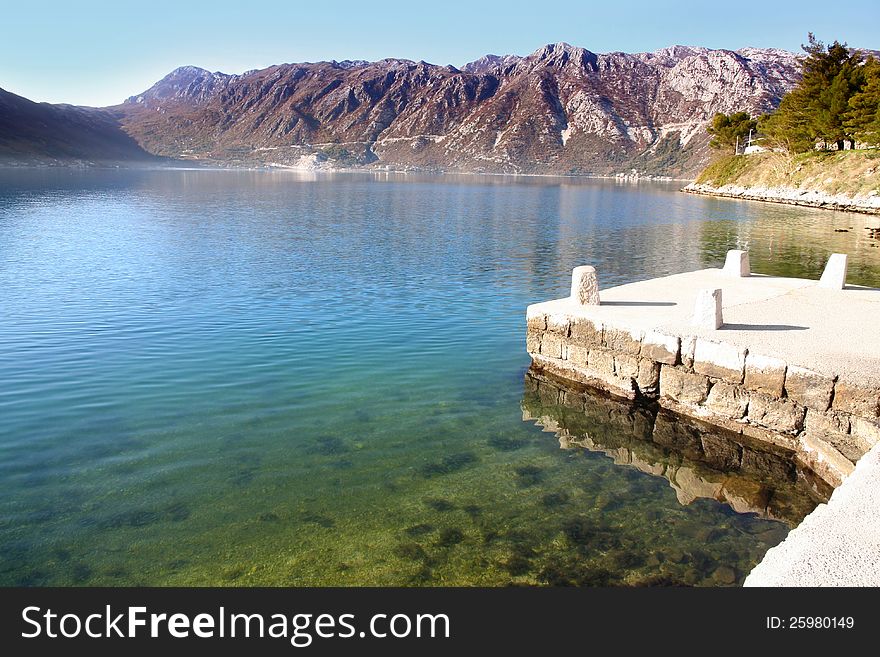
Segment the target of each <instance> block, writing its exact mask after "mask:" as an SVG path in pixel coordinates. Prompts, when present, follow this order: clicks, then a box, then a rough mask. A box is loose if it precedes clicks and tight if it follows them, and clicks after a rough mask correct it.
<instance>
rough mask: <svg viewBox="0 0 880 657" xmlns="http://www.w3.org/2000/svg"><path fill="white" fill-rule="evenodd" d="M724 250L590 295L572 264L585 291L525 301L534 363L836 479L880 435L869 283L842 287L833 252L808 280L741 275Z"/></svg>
mask: <svg viewBox="0 0 880 657" xmlns="http://www.w3.org/2000/svg"><path fill="white" fill-rule="evenodd" d="M731 254H732V257H730V258H728V265H726V266H725V269H724V270H717V269H706V270H702V271H696V272H690V273H686V274H678V275H674V276H667V277H665V278H658V279H653V280H649V281H644V282H641V283H633V284H630V285H622V286H619V287H615V288H610V289H607V290H602V291H601V292H600V293H599V295H598V296H599V299H598V301H599V303H596V299H595V298H594V297H595V295H593V296H590V295H589V294H587V292H589V291H590V290H592V289H593V286H594V285H593V283H594V282H593V281H592V280H590V281H584V280H582V279H583V277H584V276H587V275H589V276H591V277H595V272H593V271H591V270H592V268H586V269H584V268H578V269H577V270H575V276H576V278H578V280H577V281H575V283H577V285H574V284H573V289H575V288H577V290H585V291H586V292H585V293H584V294H577V295H574V296H572V297H568V298H565V299H558V300H555V301H548V302H545V303H539V304H535V305H532V306H529V309H528V313H527V321H528V334H527V349H528V352H529V354H530V355H531V357H532V368H533V371H535V372H539V373H540V372H543V373H549V374H553V375H555V376H558V377H560V378H562V379H563V380H566V381H568V382H574V383H580V384H586V385H588V386H592V387H595V388H599V389H602V390H605V391H607V392H610V393H612V394H615V395H619V396H622V397H626V398H628V399H637V398H643V399H648V400H652V401H654V400H656V401H659V403H660V405H661V406H663V407H664V408H667V409H669V410H671V411H674V412H676V413H678V414H680V415H687V416H690V417H695V418H699V419H702V420H705V421H707V422H711V423H712V424H714V425H716V426H720V427H723V428H725V429H728V430H730V431H733V432H736V433H739V434H742V435H743V436H744V437H746V438H748V439H752V440H757V441H761V442H764V443H766V444H770V445H775V446H778V447H782V448H784V449H787V450H790V451H791V452H793V453H794V455H795V457H796V458H797V459H798V460H799V461H800V462H801V463H803V464H804V465H806V466H807V467H809V468H811V469H813V470H814V471H815V472H816V474H818V475H819V476H820V477H822V478H823V479H824V480H825V481H827V482H829V483H830V484H832V485H834V486H837V485H839V484H840V483H841V482H842V481H843V479H844V478H845V477H846V476H847V475H848V474H849V473H850V472H852V470H853V467H854V463H855V462H856V461H857V460H858V459H859V458H860V457H861V456H862V455H863V454H865V453H866V452H867V451H868V450H869V449H870V448H871V447H872V446H873V445H874V444H876V443H877V442H878V440H880V290H878V289H873V288H863V287H855V286H846V287H845V288H844V289H841V288H842V287H843V286H844V283H845V276H846V260H845V257H844V256H841V257H839V258H833V259H832V260H831V263H830V265H831V266H830V267H829V269H828V270H826V275H825V276H823V279H822V281H821V282H818V281H810V280H803V279H792V278H777V277H771V276H759V275H752V274H750V272H749V268H748V257H747V254H744V252H738V251H737V252H731ZM599 278H600V279H601V272H599ZM719 290H720V292H719ZM700 299H702V302H700V301H698V300H700ZM695 305H696V308H695ZM722 313H723V318H722ZM697 317H699V318H700V321H697V319H696V318H697ZM716 327H718V328H716Z"/></svg>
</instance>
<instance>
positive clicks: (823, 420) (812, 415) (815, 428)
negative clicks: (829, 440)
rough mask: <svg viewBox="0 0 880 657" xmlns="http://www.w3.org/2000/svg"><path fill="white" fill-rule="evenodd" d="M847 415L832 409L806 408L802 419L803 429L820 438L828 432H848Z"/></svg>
mask: <svg viewBox="0 0 880 657" xmlns="http://www.w3.org/2000/svg"><path fill="white" fill-rule="evenodd" d="M849 423H850V418H849V415H846V414H844V413H836V412H834V411H824V412H821V411H817V410H815V409H812V408H808V409H807V414H806V417H805V419H804V429H805V430H806V432H807V433H809V434H812V435H814V436H816V437H817V438H821V437H822V436H824V435H826V434H830V433H849Z"/></svg>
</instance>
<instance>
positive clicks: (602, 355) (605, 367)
mask: <svg viewBox="0 0 880 657" xmlns="http://www.w3.org/2000/svg"><path fill="white" fill-rule="evenodd" d="M588 358H589V359H590V369H591V370H593V371H594V372H596V373H597V374H600V375H602V376H603V377H613V376H614V354H613V353H611V352H610V351H605V350H604V349H590V353H589V356H588Z"/></svg>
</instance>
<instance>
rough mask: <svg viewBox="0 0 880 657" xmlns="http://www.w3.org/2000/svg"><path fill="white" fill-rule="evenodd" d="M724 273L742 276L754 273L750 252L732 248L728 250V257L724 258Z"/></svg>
mask: <svg viewBox="0 0 880 657" xmlns="http://www.w3.org/2000/svg"><path fill="white" fill-rule="evenodd" d="M721 271H722V273H724V274H726V275H727V276H735V277H737V278H742V277H745V276H751V275H752V269H751V267H750V266H749V252H748V251H737V250H735V249H731V250H730V251H728V252H727V258H725V259H724V269H722V270H721Z"/></svg>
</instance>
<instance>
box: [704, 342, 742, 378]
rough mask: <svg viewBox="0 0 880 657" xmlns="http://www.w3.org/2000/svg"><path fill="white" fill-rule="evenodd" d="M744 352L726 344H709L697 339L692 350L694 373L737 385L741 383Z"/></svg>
mask: <svg viewBox="0 0 880 657" xmlns="http://www.w3.org/2000/svg"><path fill="white" fill-rule="evenodd" d="M745 366H746V350H745V349H742V348H740V347H736V346H734V345H732V344H728V343H726V342H711V341H710V340H703V339H701V338H697V345H696V347H695V348H694V371H695V372H697V373H698V374H704V375H706V376H711V377H714V378H716V379H722V380H724V381H726V382H727V383H736V384H737V385H739V384H740V383H742V381H743V372H744V370H745Z"/></svg>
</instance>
